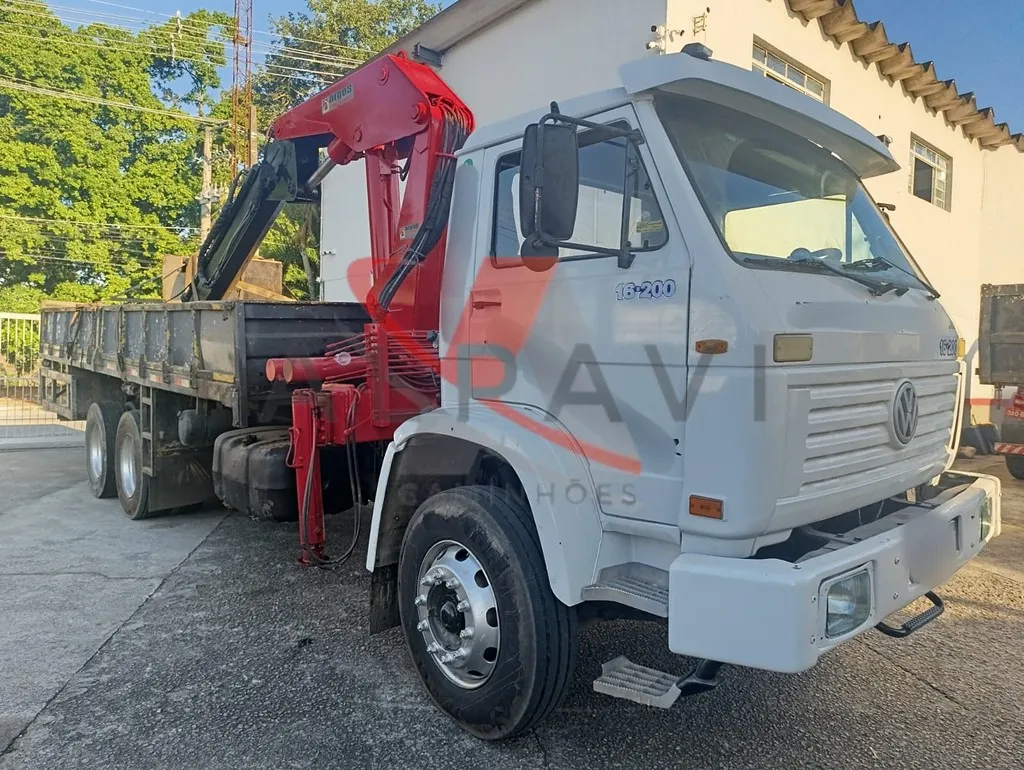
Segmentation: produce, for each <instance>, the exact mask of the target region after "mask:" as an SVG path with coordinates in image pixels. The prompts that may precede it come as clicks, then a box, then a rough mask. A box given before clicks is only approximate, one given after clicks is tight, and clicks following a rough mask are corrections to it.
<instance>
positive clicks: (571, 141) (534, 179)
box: [519, 122, 580, 241]
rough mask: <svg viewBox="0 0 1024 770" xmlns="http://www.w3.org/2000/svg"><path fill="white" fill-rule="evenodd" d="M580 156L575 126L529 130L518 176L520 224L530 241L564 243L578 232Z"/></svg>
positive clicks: (537, 125)
mask: <svg viewBox="0 0 1024 770" xmlns="http://www.w3.org/2000/svg"><path fill="white" fill-rule="evenodd" d="M579 194H580V156H579V146H578V144H577V138H576V126H574V125H565V124H561V123H545V122H541V123H534V124H531V125H529V126H527V127H526V134H525V136H524V137H523V158H522V164H521V170H520V173H519V221H520V224H521V226H522V229H523V235H524V236H526V238H527V239H530V238H536V239H538V240H540V241H565V240H568V239H569V238H571V237H572V234H573V231H574V230H575V229H576V207H577V204H578V202H579Z"/></svg>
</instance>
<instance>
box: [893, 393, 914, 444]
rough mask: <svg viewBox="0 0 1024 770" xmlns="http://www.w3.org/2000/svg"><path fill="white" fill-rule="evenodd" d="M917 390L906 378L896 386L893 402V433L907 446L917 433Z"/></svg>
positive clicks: (897, 439)
mask: <svg viewBox="0 0 1024 770" xmlns="http://www.w3.org/2000/svg"><path fill="white" fill-rule="evenodd" d="M917 417H918V414H917V391H916V390H915V389H914V383H912V382H911V381H910V380H904V381H903V382H901V383H900V386H899V387H898V388H896V398H895V399H893V402H892V433H893V436H894V437H895V438H896V441H898V442H899V443H900V444H902V445H904V446H906V445H907V444H909V443H910V442H911V440H912V439H913V438H914V434H916V433H917Z"/></svg>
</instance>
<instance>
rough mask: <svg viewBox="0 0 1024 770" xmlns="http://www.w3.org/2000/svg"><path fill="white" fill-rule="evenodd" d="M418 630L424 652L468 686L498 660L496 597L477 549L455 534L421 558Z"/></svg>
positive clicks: (485, 676) (475, 683) (476, 684)
mask: <svg viewBox="0 0 1024 770" xmlns="http://www.w3.org/2000/svg"><path fill="white" fill-rule="evenodd" d="M417 578H418V579H417V585H418V589H419V593H418V594H417V595H416V597H415V598H414V600H413V603H414V604H415V606H416V618H417V625H416V630H417V631H419V632H420V634H422V636H423V641H424V644H425V645H426V648H427V652H428V653H429V654H430V656H431V658H433V661H434V663H435V664H436V665H437V667H438V668H439V669H440V670H441V673H443V674H444V675H445V677H447V678H448V679H449V680H450V681H451V682H453V683H454V684H456V685H458V686H459V687H462V688H463V689H466V690H473V689H476V688H477V687H480V686H482V685H483V684H484V683H485V682H486V681H487V680H488V679H490V677H491V674H492V673H494V668H495V666H496V665H497V661H498V654H499V652H500V647H501V630H500V629H499V627H498V602H497V599H496V598H495V595H494V589H493V587H492V586H491V580H490V577H489V576H488V575H487V572H486V571H485V570H484V568H483V565H482V564H481V563H480V560H479V559H478V558H477V557H476V555H475V554H474V553H473V552H472V551H471V550H470V549H468V548H466V546H464V545H462V544H461V543H459V542H456V541H454V540H443V541H441V542H439V543H437V544H435V545H434V546H433V547H431V549H430V550H429V551H427V554H426V556H424V557H423V561H422V563H421V564H420V570H419V574H418V576H417Z"/></svg>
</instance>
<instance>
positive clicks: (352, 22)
mask: <svg viewBox="0 0 1024 770" xmlns="http://www.w3.org/2000/svg"><path fill="white" fill-rule="evenodd" d="M307 5H308V11H305V12H301V13H288V14H286V15H284V16H281V17H279V18H276V19H271V22H270V24H271V29H272V31H273V32H274V33H275V34H277V35H278V36H279V38H280V40H279V42H278V44H277V45H276V50H275V51H274V52H273V53H271V54H270V55H268V56H267V58H266V61H265V63H264V66H263V67H262V68H261V71H260V72H259V73H258V74H257V76H256V78H255V82H254V88H253V94H254V99H255V101H256V105H257V108H258V114H259V117H260V124H261V128H263V129H266V128H267V127H269V126H270V124H271V123H273V121H274V119H275V118H277V117H278V116H279V115H281V114H282V113H283V112H285V111H286V110H288V109H289V108H290V107H293V106H295V105H296V104H297V103H299V102H301V101H302V100H304V99H307V98H309V97H310V96H312V95H313V94H314V93H316V92H317V91H319V90H321V89H323V88H324V87H325V86H327V85H329V84H330V83H332V82H334V81H335V80H337V79H339V78H341V77H343V76H344V75H345V73H346V72H349V71H351V70H352V69H353V68H355V67H358V66H359V65H360V64H361V63H363V62H364V61H366V60H367V59H369V58H370V57H372V56H374V55H376V54H377V53H378V52H380V51H381V50H383V49H384V48H387V46H389V45H390V44H391V43H393V42H394V41H395V40H396V39H398V38H399V37H401V36H402V35H404V34H406V33H407V32H410V31H411V30H413V29H415V28H416V27H418V26H419V25H420V24H422V23H423V22H424V21H426V20H427V19H429V18H430V17H431V16H433V15H434V14H436V13H437V12H438V11H439V10H440V6H439V5H437V4H434V3H430V2H427V1H426V0H307ZM303 253H305V255H306V257H307V259H308V260H309V261H310V263H311V265H312V266H313V270H314V272H316V271H317V270H319V260H320V258H319V254H320V225H319V217H318V216H317V213H316V212H315V211H312V209H311V207H309V206H289V207H286V209H285V211H284V212H283V213H282V215H281V217H280V218H279V220H278V222H277V223H276V224H275V225H274V227H273V228H272V229H271V231H270V233H269V234H268V235H267V240H266V241H265V242H264V248H263V249H262V250H261V254H262V255H263V256H265V257H268V258H271V259H279V260H281V261H282V262H284V266H285V271H284V272H285V288H286V291H288V293H290V294H292V295H293V296H295V297H296V298H300V299H301V298H307V297H308V295H309V291H308V289H307V286H308V282H307V278H306V272H305V268H304V265H303V259H302V257H303Z"/></svg>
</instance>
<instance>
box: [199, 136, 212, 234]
mask: <svg viewBox="0 0 1024 770" xmlns="http://www.w3.org/2000/svg"><path fill="white" fill-rule="evenodd" d="M212 220H213V129H212V128H211V127H210V126H207V127H206V128H204V129H203V189H202V191H201V192H200V193H199V242H200V243H205V242H206V238H207V236H209V235H210V226H211V224H212Z"/></svg>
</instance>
